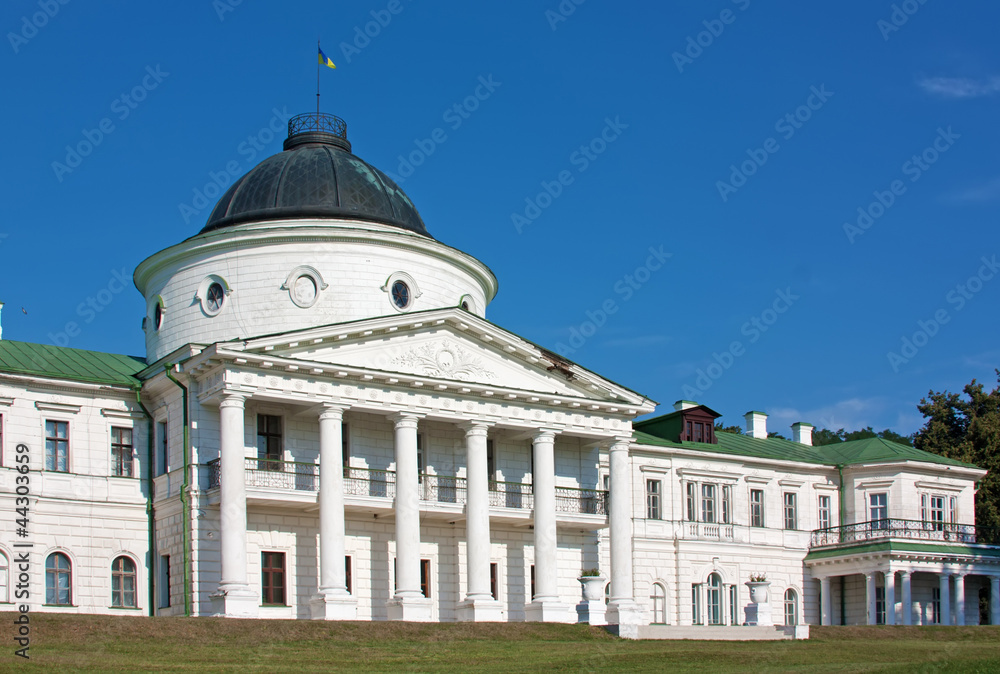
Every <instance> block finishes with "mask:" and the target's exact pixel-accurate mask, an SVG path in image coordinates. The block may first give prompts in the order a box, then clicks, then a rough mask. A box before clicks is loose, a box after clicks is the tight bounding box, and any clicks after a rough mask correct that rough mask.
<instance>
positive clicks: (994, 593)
mask: <svg viewBox="0 0 1000 674" xmlns="http://www.w3.org/2000/svg"><path fill="white" fill-rule="evenodd" d="M990 624H991V625H1000V576H990Z"/></svg>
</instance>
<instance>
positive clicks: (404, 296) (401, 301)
mask: <svg viewBox="0 0 1000 674" xmlns="http://www.w3.org/2000/svg"><path fill="white" fill-rule="evenodd" d="M392 303H393V304H395V305H396V306H397V307H399V308H400V309H405V308H406V307H408V306H409V305H410V287H409V286H408V285H406V284H405V283H403V282H402V281H396V282H395V283H393V284H392Z"/></svg>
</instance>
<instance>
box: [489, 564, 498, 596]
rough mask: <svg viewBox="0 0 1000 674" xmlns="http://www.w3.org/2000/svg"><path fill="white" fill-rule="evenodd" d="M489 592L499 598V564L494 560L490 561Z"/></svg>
mask: <svg viewBox="0 0 1000 674" xmlns="http://www.w3.org/2000/svg"><path fill="white" fill-rule="evenodd" d="M490 594H491V595H493V598H494V599H500V565H499V564H497V563H496V562H490Z"/></svg>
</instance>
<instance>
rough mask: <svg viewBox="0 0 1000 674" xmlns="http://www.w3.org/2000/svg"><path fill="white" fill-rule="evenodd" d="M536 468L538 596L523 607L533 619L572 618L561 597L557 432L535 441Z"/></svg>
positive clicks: (542, 433) (545, 432)
mask: <svg viewBox="0 0 1000 674" xmlns="http://www.w3.org/2000/svg"><path fill="white" fill-rule="evenodd" d="M532 445H533V446H532V451H533V452H534V457H535V471H534V473H533V474H532V476H531V491H532V493H533V494H534V523H535V596H534V598H533V599H532V600H531V603H530V604H528V605H527V606H525V607H524V614H525V619H526V620H528V621H533V622H571V616H570V611H569V606H568V605H566V604H563V603H561V602H560V601H559V585H558V580H559V576H558V573H559V567H558V561H557V559H556V464H555V433H554V432H553V431H548V430H543V431H539V432H537V433H536V434H535V437H534V440H533V442H532Z"/></svg>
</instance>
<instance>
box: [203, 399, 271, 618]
mask: <svg viewBox="0 0 1000 674" xmlns="http://www.w3.org/2000/svg"><path fill="white" fill-rule="evenodd" d="M245 402H246V397H245V396H243V395H241V394H238V393H227V394H225V395H224V397H223V399H222V402H221V403H220V404H219V492H220V494H219V529H220V535H221V539H222V540H221V544H222V559H221V562H222V574H221V576H222V577H221V579H220V583H219V589H218V592H217V593H216V594H214V595H212V599H213V603H214V604H215V613H216V614H217V615H224V616H227V617H236V618H253V617H256V616H257V613H258V608H259V605H260V602H259V598H258V596H257V593H256V592H254V591H253V590H252V589H251V588H250V584H249V583H248V582H247V490H246V477H245V474H246V469H245V464H246V460H245V455H246V449H245V442H244V435H243V434H244V430H243V429H244V422H243V409H244V404H245Z"/></svg>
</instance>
